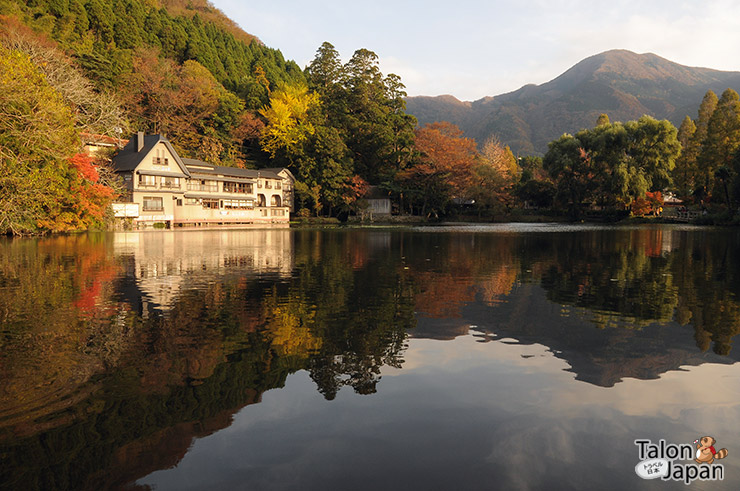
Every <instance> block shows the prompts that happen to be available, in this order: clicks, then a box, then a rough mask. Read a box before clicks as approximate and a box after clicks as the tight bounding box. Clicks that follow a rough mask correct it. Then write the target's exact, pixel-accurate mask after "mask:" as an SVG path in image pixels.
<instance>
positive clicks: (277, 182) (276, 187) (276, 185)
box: [275, 181, 280, 189]
mask: <svg viewBox="0 0 740 491" xmlns="http://www.w3.org/2000/svg"><path fill="white" fill-rule="evenodd" d="M275 189H280V181H275Z"/></svg>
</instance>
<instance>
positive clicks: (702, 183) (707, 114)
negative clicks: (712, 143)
mask: <svg viewBox="0 0 740 491" xmlns="http://www.w3.org/2000/svg"><path fill="white" fill-rule="evenodd" d="M718 102H719V99H717V95H716V94H715V93H714V92H712V91H711V90H708V91H707V93H706V94H704V98H703V99H702V101H701V104H700V105H699V111H698V114H697V118H696V121H695V123H696V131H695V132H694V136H693V137H692V138H691V140H689V157H694V158H696V159H697V160H696V164H695V165H696V167H697V175H696V181H695V183H694V184H695V190H696V189H698V188H699V187H701V188H702V191H701V194H707V192H708V191H709V189H708V186H709V184H710V183H709V179H710V177H711V176H710V174H709V173H708V169H707V166H706V161H705V159H704V158H703V157H702V156H701V155H702V154H703V153H704V151H703V146H704V143H705V142H706V139H707V134H708V131H709V120H710V118H711V117H712V114H714V110H715V109H716V108H717V103H718Z"/></svg>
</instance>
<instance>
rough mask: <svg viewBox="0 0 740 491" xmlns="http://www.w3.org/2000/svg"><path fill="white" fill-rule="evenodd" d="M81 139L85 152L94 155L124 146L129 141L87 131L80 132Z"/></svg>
mask: <svg viewBox="0 0 740 491" xmlns="http://www.w3.org/2000/svg"><path fill="white" fill-rule="evenodd" d="M80 139H81V140H82V147H83V149H84V151H85V153H87V154H88V155H91V156H94V157H95V156H100V155H101V154H105V153H107V152H113V151H115V150H116V149H118V148H123V147H124V145H126V143H128V140H121V139H120V138H113V137H112V136H107V135H96V134H94V133H85V132H82V133H80Z"/></svg>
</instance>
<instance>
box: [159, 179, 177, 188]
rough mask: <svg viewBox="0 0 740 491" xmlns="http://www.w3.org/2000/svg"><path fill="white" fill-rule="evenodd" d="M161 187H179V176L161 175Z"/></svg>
mask: <svg viewBox="0 0 740 491" xmlns="http://www.w3.org/2000/svg"><path fill="white" fill-rule="evenodd" d="M162 187H163V188H169V189H180V178H179V177H163V178H162Z"/></svg>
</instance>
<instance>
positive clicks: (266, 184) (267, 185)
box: [265, 181, 272, 189]
mask: <svg viewBox="0 0 740 491" xmlns="http://www.w3.org/2000/svg"><path fill="white" fill-rule="evenodd" d="M265 189H272V181H265Z"/></svg>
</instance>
